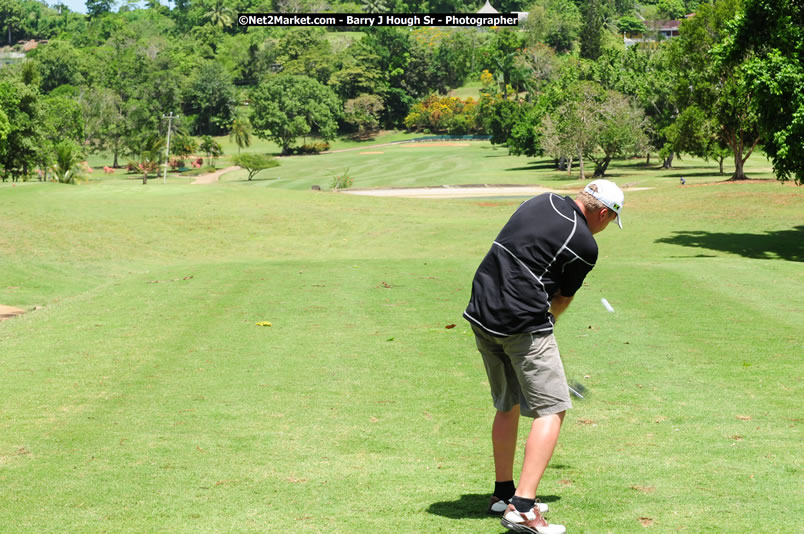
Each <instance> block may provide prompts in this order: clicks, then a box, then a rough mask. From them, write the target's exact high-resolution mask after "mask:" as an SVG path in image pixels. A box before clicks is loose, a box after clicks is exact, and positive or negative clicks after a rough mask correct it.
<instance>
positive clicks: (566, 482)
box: [558, 478, 572, 486]
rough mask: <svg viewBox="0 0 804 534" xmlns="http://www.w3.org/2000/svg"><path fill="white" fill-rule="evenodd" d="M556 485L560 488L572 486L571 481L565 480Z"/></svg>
mask: <svg viewBox="0 0 804 534" xmlns="http://www.w3.org/2000/svg"><path fill="white" fill-rule="evenodd" d="M558 483H559V484H561V485H562V486H572V480H567V479H566V478H562V479H561V480H559V481H558Z"/></svg>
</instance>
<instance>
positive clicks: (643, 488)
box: [631, 486, 656, 493]
mask: <svg viewBox="0 0 804 534" xmlns="http://www.w3.org/2000/svg"><path fill="white" fill-rule="evenodd" d="M631 489H632V490H637V491H641V492H642V493H653V492H654V491H656V488H655V487H653V486H631Z"/></svg>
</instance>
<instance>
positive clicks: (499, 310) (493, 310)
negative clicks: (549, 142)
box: [463, 193, 597, 336]
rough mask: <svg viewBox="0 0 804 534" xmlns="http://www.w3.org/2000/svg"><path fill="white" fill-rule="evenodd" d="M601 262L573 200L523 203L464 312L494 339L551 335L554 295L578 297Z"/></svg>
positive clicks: (481, 270) (552, 197)
mask: <svg viewBox="0 0 804 534" xmlns="http://www.w3.org/2000/svg"><path fill="white" fill-rule="evenodd" d="M596 261H597V243H596V242H595V240H594V238H593V237H592V232H591V231H590V230H589V226H588V225H587V222H586V217H584V215H583V213H582V212H581V210H580V208H579V207H578V205H577V204H575V201H574V200H573V199H572V198H570V197H561V196H559V195H556V194H553V193H545V194H543V195H539V196H537V197H533V198H531V199H530V200H527V201H525V202H523V203H522V205H521V206H519V208H518V209H517V210H516V211H515V212H514V214H513V215H512V216H511V218H510V219H509V221H508V222H507V223H506V224H505V226H503V229H502V230H501V231H500V234H499V235H498V236H497V239H495V240H494V243H493V244H492V246H491V249H490V250H489V252H488V254H486V257H485V258H483V261H482V262H481V263H480V266H479V267H478V268H477V272H476V273H475V278H474V280H473V281H472V298H471V299H470V300H469V306H468V307H467V308H466V311H465V312H464V313H463V315H464V317H465V318H466V319H467V320H468V321H469V322H471V323H473V324H475V325H477V326H479V327H481V328H483V329H484V330H486V331H488V332H489V333H490V334H493V335H496V336H509V335H513V334H525V333H537V332H538V333H545V334H548V333H550V332H552V331H553V316H552V314H550V313H548V310H549V309H550V301H551V300H552V297H553V295H555V293H556V292H557V291H558V290H559V289H560V290H561V294H562V295H563V296H565V297H571V296H573V295H575V292H576V291H577V290H578V289H579V288H580V287H581V284H583V280H584V278H585V277H586V275H587V274H588V273H589V271H591V270H592V268H593V267H594V266H595V262H596Z"/></svg>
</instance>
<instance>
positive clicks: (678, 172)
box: [663, 169, 731, 182]
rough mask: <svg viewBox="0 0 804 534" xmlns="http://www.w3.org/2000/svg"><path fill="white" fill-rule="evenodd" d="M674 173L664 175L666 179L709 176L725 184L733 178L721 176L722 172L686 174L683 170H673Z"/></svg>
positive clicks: (727, 175) (728, 175)
mask: <svg viewBox="0 0 804 534" xmlns="http://www.w3.org/2000/svg"><path fill="white" fill-rule="evenodd" d="M672 170H673V171H675V172H673V173H668V174H665V175H663V177H664V178H681V177H682V176H683V177H685V178H695V177H700V176H708V177H710V178H718V179H719V180H720V181H723V182H725V181H726V180H728V179H729V177H730V176H731V175H730V174H728V173H726V174H720V171H717V170H715V171H710V172H686V171H684V170H683V169H672Z"/></svg>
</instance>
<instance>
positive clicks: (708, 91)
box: [669, 0, 760, 180]
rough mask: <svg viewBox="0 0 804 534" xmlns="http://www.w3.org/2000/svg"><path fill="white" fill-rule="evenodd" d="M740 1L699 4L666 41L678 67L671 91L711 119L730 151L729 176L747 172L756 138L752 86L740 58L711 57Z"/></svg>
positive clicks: (682, 102) (682, 104)
mask: <svg viewBox="0 0 804 534" xmlns="http://www.w3.org/2000/svg"><path fill="white" fill-rule="evenodd" d="M739 6H740V0H722V1H720V2H717V3H716V4H714V5H708V4H701V6H700V7H699V9H698V12H697V13H696V14H695V16H694V17H693V18H691V19H688V20H686V21H685V22H684V23H683V24H682V25H681V30H680V36H679V37H678V38H676V39H673V40H672V41H671V42H670V44H669V46H670V54H671V57H672V58H673V61H674V64H675V65H676V67H677V73H676V79H675V88H674V92H675V99H676V101H677V102H679V104H680V106H679V108H680V109H681V110H682V111H683V109H684V108H686V107H687V106H690V105H695V106H697V107H698V108H699V109H701V110H704V111H705V112H706V113H707V114H708V115H709V117H710V118H711V119H712V120H714V121H715V123H716V124H717V126H718V129H719V131H718V136H719V139H720V140H721V141H722V142H723V143H724V144H725V145H727V146H728V147H729V148H730V149H731V151H732V153H733V155H734V175H733V176H732V177H731V179H732V180H744V179H746V178H747V177H746V175H745V162H746V160H747V159H748V158H749V157H750V155H751V153H752V152H753V150H754V148H755V147H756V146H757V144H758V143H759V141H760V131H759V124H758V117H757V114H756V112H755V110H754V108H753V106H752V105H751V101H752V99H753V95H752V87H751V84H750V83H749V80H748V79H747V77H746V75H745V70H744V68H743V67H742V64H734V63H732V64H726V63H722V62H715V61H712V57H713V55H712V54H713V51H714V50H716V48H715V47H716V46H717V45H718V44H719V43H720V42H721V41H722V40H723V39H725V38H726V37H727V35H728V34H729V33H730V29H729V23H730V21H731V20H732V19H733V18H734V17H735V15H736V14H737V13H739Z"/></svg>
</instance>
